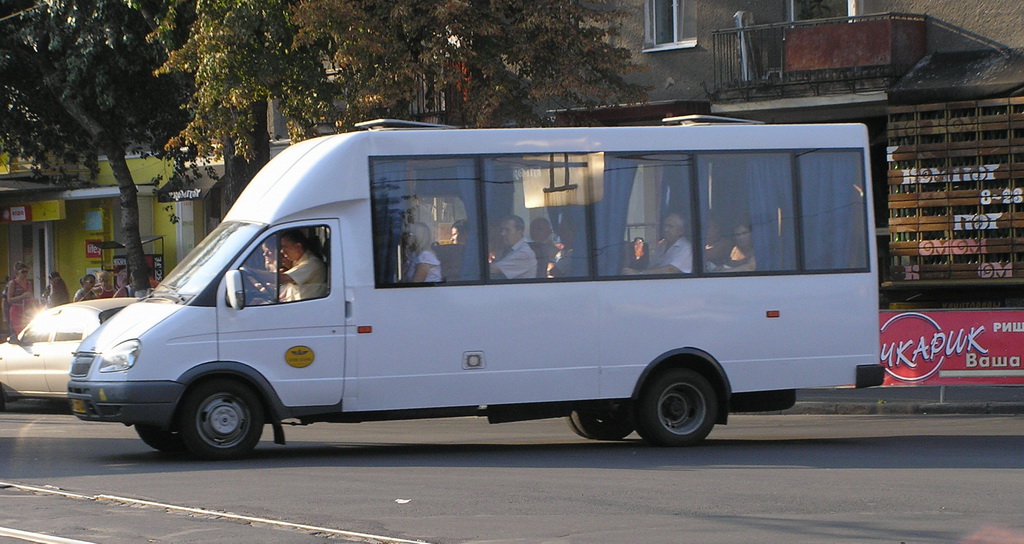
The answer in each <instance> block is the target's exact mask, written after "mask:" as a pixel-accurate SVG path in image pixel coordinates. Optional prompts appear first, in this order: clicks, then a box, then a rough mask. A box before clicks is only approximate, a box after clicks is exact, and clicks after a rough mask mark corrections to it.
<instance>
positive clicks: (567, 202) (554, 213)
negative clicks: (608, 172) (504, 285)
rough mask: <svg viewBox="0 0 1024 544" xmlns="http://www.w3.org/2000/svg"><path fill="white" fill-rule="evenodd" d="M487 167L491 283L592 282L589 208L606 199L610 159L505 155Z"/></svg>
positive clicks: (486, 161) (598, 155)
mask: <svg viewBox="0 0 1024 544" xmlns="http://www.w3.org/2000/svg"><path fill="white" fill-rule="evenodd" d="M483 163H484V166H483V181H484V198H485V202H486V210H487V222H488V225H487V249H488V251H487V262H488V267H489V275H490V278H491V280H493V281H499V282H501V281H509V280H524V279H552V278H573V277H585V276H587V275H588V274H589V268H588V261H589V258H588V256H589V251H588V249H587V248H588V236H587V228H586V206H587V205H588V204H591V203H593V202H594V201H595V200H597V199H600V198H601V191H602V184H603V181H602V180H603V164H604V154H603V153H540V154H535V155H534V154H531V155H502V156H498V157H493V158H489V159H484V161H483Z"/></svg>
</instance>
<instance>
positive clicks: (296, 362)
mask: <svg viewBox="0 0 1024 544" xmlns="http://www.w3.org/2000/svg"><path fill="white" fill-rule="evenodd" d="M314 358H315V356H314V355H313V350H311V349H309V348H308V347H306V346H295V347H291V348H288V351H286V352H284V360H285V362H286V363H288V364H289V365H291V366H294V367H295V368H306V367H307V366H309V365H311V364H313V359H314Z"/></svg>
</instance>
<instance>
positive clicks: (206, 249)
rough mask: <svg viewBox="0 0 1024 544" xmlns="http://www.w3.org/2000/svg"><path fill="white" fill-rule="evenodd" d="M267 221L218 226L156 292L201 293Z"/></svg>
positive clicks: (236, 222) (228, 223)
mask: <svg viewBox="0 0 1024 544" xmlns="http://www.w3.org/2000/svg"><path fill="white" fill-rule="evenodd" d="M264 227H265V225H261V224H257V223H246V222H241V221H225V222H223V223H221V224H220V225H218V226H217V228H216V229H214V230H213V232H211V233H210V234H209V235H207V236H206V238H205V239H203V241H202V242H201V243H200V244H199V245H198V246H196V247H195V249H193V250H192V251H191V252H189V254H188V256H186V257H185V259H184V260H183V261H182V262H181V263H179V264H178V266H176V267H174V270H172V271H171V273H170V274H168V276H167V278H165V279H164V281H162V282H160V285H158V286H157V288H156V290H155V291H154V293H153V294H155V295H159V294H160V293H161V292H163V293H167V292H173V293H177V294H178V295H180V296H183V297H188V296H193V295H196V294H198V293H199V292H200V291H202V290H203V289H205V288H206V287H207V286H208V285H210V282H213V281H220V275H221V274H222V273H223V272H224V269H225V268H226V267H227V266H228V263H229V262H230V261H231V260H232V259H234V258H235V256H236V255H238V254H239V252H241V251H242V249H244V248H245V246H246V245H247V244H248V243H249V242H251V241H252V239H253V238H254V237H255V236H256V234H258V233H259V232H260V231H262V230H263V228H264Z"/></svg>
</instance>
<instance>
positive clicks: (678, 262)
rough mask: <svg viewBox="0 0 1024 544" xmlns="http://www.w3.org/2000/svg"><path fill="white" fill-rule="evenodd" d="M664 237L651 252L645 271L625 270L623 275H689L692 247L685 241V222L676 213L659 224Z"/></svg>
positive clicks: (669, 215)
mask: <svg viewBox="0 0 1024 544" xmlns="http://www.w3.org/2000/svg"><path fill="white" fill-rule="evenodd" d="M661 234H662V236H663V237H664V238H663V239H662V240H661V242H658V245H657V246H655V248H654V250H653V251H651V261H650V263H649V264H648V265H647V270H640V271H637V270H634V269H632V268H626V269H625V270H623V273H624V274H627V275H633V274H689V273H690V271H691V270H692V269H693V246H691V245H690V241H689V240H687V239H686V237H685V236H684V234H686V220H685V219H683V216H681V215H679V214H678V213H675V212H673V213H670V214H668V215H666V216H665V219H664V220H662V222H661Z"/></svg>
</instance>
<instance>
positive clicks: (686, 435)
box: [635, 368, 718, 446]
mask: <svg viewBox="0 0 1024 544" xmlns="http://www.w3.org/2000/svg"><path fill="white" fill-rule="evenodd" d="M635 410H636V417H635V419H636V430H637V434H639V435H640V437H641V438H643V439H644V440H645V441H647V442H649V443H651V444H654V445H656V446H692V445H694V444H697V443H698V442H700V441H701V440H704V438H705V437H707V435H708V433H710V432H711V429H712V428H713V427H714V426H715V417H716V415H717V414H718V397H717V396H716V395H715V390H714V388H713V387H711V384H710V383H709V382H708V380H707V378H705V377H704V376H702V375H701V374H700V373H698V372H696V371H695V370H692V369H689V368H670V369H667V370H664V371H662V372H659V373H658V374H656V375H654V376H653V377H652V378H651V380H650V382H649V383H647V384H646V385H645V386H644V387H643V389H642V390H641V391H640V395H639V397H638V398H637V400H636V405H635Z"/></svg>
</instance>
